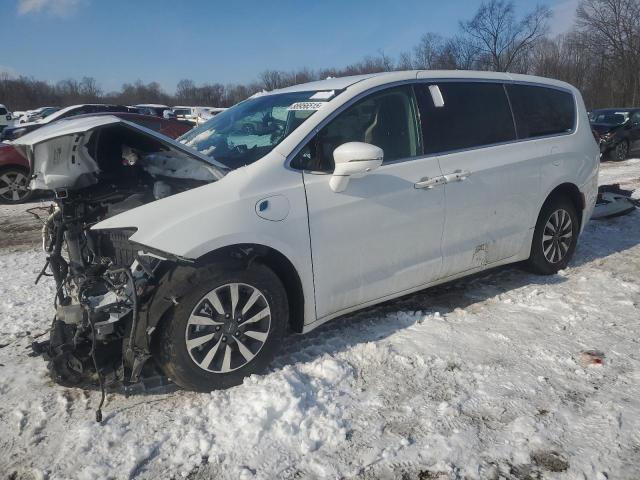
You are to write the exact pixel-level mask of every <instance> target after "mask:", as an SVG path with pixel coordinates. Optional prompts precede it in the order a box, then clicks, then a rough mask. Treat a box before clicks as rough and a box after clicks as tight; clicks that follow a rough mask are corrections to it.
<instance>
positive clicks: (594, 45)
mask: <svg viewBox="0 0 640 480" xmlns="http://www.w3.org/2000/svg"><path fill="white" fill-rule="evenodd" d="M576 35H577V36H578V38H579V39H580V42H581V46H582V48H583V49H584V50H586V51H588V52H590V53H591V55H592V56H593V57H594V58H600V59H601V62H599V64H600V67H601V68H602V70H601V73H602V74H604V75H606V76H607V78H608V80H609V88H610V89H611V90H612V91H615V92H616V94H615V95H614V97H615V99H616V101H617V102H619V103H620V104H621V105H636V104H637V103H638V101H640V91H639V90H640V84H639V82H638V71H639V69H640V1H638V0H582V1H581V2H580V5H579V6H578V11H577V21H576Z"/></svg>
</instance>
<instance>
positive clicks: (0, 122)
mask: <svg viewBox="0 0 640 480" xmlns="http://www.w3.org/2000/svg"><path fill="white" fill-rule="evenodd" d="M12 122H13V115H12V114H11V112H10V111H9V110H7V107H5V106H4V105H2V104H0V132H1V131H2V129H3V128H4V127H6V126H8V125H11V123H12Z"/></svg>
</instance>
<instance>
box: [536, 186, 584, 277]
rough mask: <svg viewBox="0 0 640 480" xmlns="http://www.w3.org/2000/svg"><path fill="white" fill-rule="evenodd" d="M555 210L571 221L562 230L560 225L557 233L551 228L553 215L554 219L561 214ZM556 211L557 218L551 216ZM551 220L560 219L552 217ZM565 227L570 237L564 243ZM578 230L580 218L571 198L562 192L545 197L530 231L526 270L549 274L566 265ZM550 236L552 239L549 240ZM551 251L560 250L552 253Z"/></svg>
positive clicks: (575, 241) (571, 254) (573, 250)
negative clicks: (531, 232) (555, 253)
mask: <svg viewBox="0 0 640 480" xmlns="http://www.w3.org/2000/svg"><path fill="white" fill-rule="evenodd" d="M558 212H565V213H566V215H567V216H568V218H569V219H570V221H571V225H570V228H568V227H566V228H564V229H563V227H562V225H561V228H560V232H559V233H557V234H556V232H554V231H553V229H552V228H553V224H554V218H556V219H557V218H560V217H561V215H563V214H561V213H558ZM556 213H558V217H554V215H555V214H556ZM549 222H551V225H552V226H551V227H549ZM555 223H563V222H558V221H557V220H556V222H555ZM565 225H566V223H565ZM569 230H570V233H571V237H570V241H569V242H566V241H565V240H566V237H565V236H566V234H567V233H568V232H569ZM579 231H580V219H579V217H578V214H577V212H576V207H575V206H574V205H573V203H572V202H571V200H569V199H568V198H567V197H565V196H562V195H556V196H552V197H550V198H548V199H547V201H546V202H545V203H544V205H543V206H542V209H541V210H540V215H539V216H538V221H537V222H536V228H535V230H534V232H533V240H532V243H531V254H530V256H529V259H528V260H527V261H526V263H525V266H526V267H527V269H528V270H529V271H531V272H533V273H537V274H539V275H553V274H554V273H557V272H558V271H559V270H562V269H564V268H566V267H567V265H568V263H569V261H570V260H571V258H572V257H573V254H574V252H575V250H576V245H577V241H578V234H579ZM543 236H544V238H543ZM550 236H551V237H552V240H549V237H550ZM563 237H564V238H563ZM553 252H560V253H559V254H557V255H554V254H553ZM549 257H551V259H550V258H549ZM552 260H553V261H552Z"/></svg>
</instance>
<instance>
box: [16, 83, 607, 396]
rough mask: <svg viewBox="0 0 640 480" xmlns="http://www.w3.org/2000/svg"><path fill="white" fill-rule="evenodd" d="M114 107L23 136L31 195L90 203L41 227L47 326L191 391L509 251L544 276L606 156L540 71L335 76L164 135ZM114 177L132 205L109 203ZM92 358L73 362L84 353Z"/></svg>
mask: <svg viewBox="0 0 640 480" xmlns="http://www.w3.org/2000/svg"><path fill="white" fill-rule="evenodd" d="M109 118H111V117H100V118H94V119H83V120H75V121H73V120H70V121H67V122H66V125H62V126H59V127H57V129H56V127H54V126H51V127H47V129H45V128H42V129H40V130H38V131H37V132H34V133H33V134H29V135H27V136H25V137H24V138H21V139H20V140H18V141H17V142H16V143H17V144H19V145H17V147H22V151H23V152H24V154H25V155H26V156H27V157H28V158H29V159H30V161H31V164H32V168H33V172H34V177H35V179H34V182H35V184H34V185H33V186H34V188H39V189H50V190H54V191H56V194H57V198H58V209H59V210H58V211H59V212H61V213H60V214H59V215H60V218H67V219H72V218H76V217H77V215H80V214H79V212H82V215H86V216H85V217H82V218H84V220H83V222H84V223H79V224H78V225H77V226H75V227H73V228H71V227H70V226H69V225H71V224H70V223H69V222H67V223H66V224H65V223H64V222H62V221H60V222H58V223H56V220H55V218H54V217H55V215H56V214H55V213H54V214H53V215H52V218H53V220H50V222H51V225H50V227H51V229H50V230H47V231H55V228H64V229H66V232H69V229H71V230H72V234H67V233H65V236H63V235H50V237H48V238H47V239H45V240H46V241H49V242H50V243H49V245H50V249H49V253H50V254H51V253H52V252H53V256H50V259H51V258H55V261H51V262H50V263H51V264H57V263H60V261H59V260H58V259H57V257H55V251H56V250H55V249H56V248H58V246H57V245H58V244H57V243H56V242H61V241H62V240H59V239H61V238H66V242H67V244H68V245H67V248H68V250H69V252H70V253H69V256H70V260H69V264H68V265H67V266H65V267H64V268H62V269H60V270H59V271H57V272H55V271H54V276H56V275H57V277H56V278H58V277H60V278H61V280H60V281H59V287H58V294H59V296H60V300H59V305H60V306H59V307H58V313H57V317H56V321H58V322H63V323H64V322H66V323H65V325H64V326H61V329H63V328H69V329H70V332H68V333H67V337H66V338H68V339H69V338H73V341H74V342H75V343H74V345H77V339H78V334H77V331H76V330H75V329H74V328H72V327H70V326H69V325H78V327H77V329H78V331H80V332H81V333H80V337H82V336H83V335H84V338H86V339H87V342H92V341H95V338H92V337H91V334H90V333H91V332H93V333H94V334H95V335H97V338H98V339H99V340H100V342H101V345H104V344H105V342H107V341H108V340H113V341H116V342H120V344H122V345H123V346H122V351H121V352H120V351H119V350H117V349H116V351H117V352H119V353H116V354H114V355H116V356H117V355H121V357H120V358H119V359H118V361H119V362H120V363H119V364H123V365H124V371H125V375H126V374H127V372H133V373H132V374H131V378H132V379H136V378H137V373H139V371H140V368H141V364H143V363H144V362H145V361H146V360H147V359H148V358H151V357H152V358H154V360H155V362H156V364H157V365H159V366H160V367H161V368H162V369H163V370H164V372H165V373H166V374H167V375H168V376H169V377H170V378H171V379H172V380H173V381H174V382H176V383H177V384H178V385H180V386H182V387H184V388H188V389H194V390H203V391H206V390H211V389H214V388H220V387H227V386H230V385H234V384H238V383H239V382H241V381H242V379H243V378H244V377H245V376H247V375H249V374H252V373H254V372H256V371H259V370H261V369H264V368H265V367H266V366H267V365H268V364H269V362H270V360H271V359H272V357H273V356H274V354H275V352H276V350H277V348H278V347H279V346H280V344H282V343H283V342H286V341H287V339H286V337H285V332H286V331H287V330H291V331H294V332H298V333H305V332H308V331H310V330H312V329H313V328H315V327H317V326H318V325H320V324H322V323H324V322H326V321H328V320H330V319H333V318H336V317H339V316H342V315H344V314H347V313H349V312H353V311H355V310H359V309H362V308H365V307H367V306H370V305H374V304H376V303H379V302H383V301H385V300H389V299H392V298H395V297H399V296H401V295H406V294H408V293H411V292H415V291H418V290H421V289H424V288H427V287H430V286H433V285H437V284H440V283H443V282H448V281H450V280H453V279H456V278H460V277H463V276H466V275H470V274H473V273H476V272H479V271H482V270H485V269H489V268H493V267H496V266H499V265H504V264H508V263H515V262H523V263H524V264H525V265H526V266H527V267H528V268H529V269H530V270H532V271H534V272H537V273H540V274H553V273H555V272H557V271H558V270H560V269H563V268H565V267H566V266H567V264H568V262H569V260H570V259H571V257H572V255H573V253H574V250H575V248H576V243H577V240H578V236H579V234H580V232H581V231H582V229H583V228H584V225H585V223H586V222H587V221H588V219H589V217H590V214H591V211H592V209H593V206H594V203H595V200H596V194H597V176H598V166H599V158H598V156H599V150H598V146H597V145H596V143H595V141H594V138H593V135H592V133H591V129H590V126H589V120H588V118H587V112H586V110H585V106H584V104H583V101H582V98H581V96H580V93H579V92H578V91H577V90H576V89H575V88H574V87H572V86H571V85H568V84H566V83H563V82H560V81H555V80H549V79H545V78H538V77H530V76H522V75H513V74H507V73H488V72H461V71H407V72H390V73H380V74H369V75H361V76H354V77H344V78H333V79H327V80H323V81H318V82H312V83H307V84H303V85H296V86H293V87H289V88H284V89H281V90H277V91H273V92H270V93H268V94H262V95H259V96H256V97H253V98H251V99H248V100H246V101H244V102H242V103H240V104H238V105H236V106H234V107H232V108H230V109H228V110H226V111H224V112H222V113H220V114H219V115H217V116H216V117H214V118H213V119H211V120H210V121H208V122H207V123H205V124H203V125H201V126H199V127H197V128H195V129H193V130H191V131H190V132H188V133H187V134H185V136H183V137H181V138H180V139H178V142H171V141H169V140H167V139H163V140H162V141H160V140H159V139H158V145H160V146H158V147H152V146H150V145H151V143H150V139H151V138H152V137H151V136H152V135H153V132H150V131H142V130H140V127H135V126H133V125H130V124H128V123H127V122H124V121H122V120H120V119H116V118H111V120H109ZM59 123H64V122H59ZM118 129H124V130H126V132H127V133H126V134H119V133H118V132H119V131H120V130H118ZM134 129H137V130H136V131H138V132H139V133H140V134H141V135H145V136H147V137H148V138H147V139H146V141H136V140H134V136H133V134H132V131H133V130H134ZM124 130H123V131H124ZM65 138H67V139H68V140H65ZM100 138H102V139H104V138H108V139H109V142H108V143H105V144H104V145H105V146H104V147H102V146H101V145H102V144H101V140H100ZM103 143H104V142H103ZM55 152H58V153H57V154H56V153H55ZM60 152H63V153H62V155H60ZM64 152H70V153H69V155H70V156H69V158H72V157H73V163H71V161H69V163H68V168H66V169H64V168H62V167H61V166H60V165H61V164H60V161H61V158H62V157H64V155H65V153H64ZM114 152H115V153H114ZM118 152H122V155H121V156H119V155H120V154H119V153H118ZM56 155H57V157H56ZM110 155H112V156H114V160H113V162H112V163H109V164H108V165H111V166H112V167H107V166H106V165H107V160H108V157H109V156H110ZM52 158H54V159H56V158H57V160H56V161H57V162H58V163H55V162H52V161H51V159H52ZM54 163H55V166H54ZM110 168H113V170H110ZM125 169H129V170H127V172H128V173H126V174H125V173H122V172H124V170H125ZM116 174H117V175H116ZM125 177H126V178H128V179H129V181H131V182H135V185H137V186H136V188H137V190H136V192H137V193H135V195H137V196H136V197H135V201H134V200H133V198H134V197H133V195H134V193H132V194H131V195H132V196H131V197H127V196H126V195H120V196H117V201H116V200H109V198H111V197H109V194H110V195H112V196H113V195H114V193H113V192H114V190H113V189H114V188H115V187H114V185H115V184H116V183H115V182H121V183H120V184H118V185H120V186H118V187H117V188H118V189H119V190H117V191H119V192H122V191H125V187H124V186H123V184H122V182H123V180H116V179H122V178H125ZM105 178H109V179H110V180H109V182H111V183H108V185H109V186H108V188H107V189H104V188H103V189H102V190H101V185H107V184H106V183H104V179H105ZM134 179H135V180H134ZM96 212H97V213H96ZM73 215H76V217H74V216H73ZM74 238H80V239H81V240H79V241H75V240H74ZM56 239H58V240H56ZM127 252H128V253H127ZM52 268H57V267H55V265H54V266H53V267H52ZM87 272H91V274H89V273H87ZM116 272H118V273H116ZM123 272H124V273H123ZM101 276H102V277H105V280H104V285H102V284H101V283H100V282H101V281H102V280H99V279H100V278H102V277H101ZM87 278H90V279H91V282H90V284H87V283H86V281H87ZM83 282H85V283H83ZM98 284H100V285H102V286H101V287H100V288H99V289H97V288H96V285H98ZM78 291H81V292H82V294H78ZM65 292H66V293H65ZM106 292H110V296H109V297H108V298H107V295H106ZM132 297H133V298H134V300H135V301H133V300H132ZM78 305H79V307H78ZM107 306H108V309H107ZM78 308H80V309H81V310H82V311H84V312H87V313H86V315H85V316H78V315H79V314H77V309H78ZM65 309H67V310H65ZM73 309H76V310H73ZM107 310H108V312H109V315H105V314H104V312H105V311H107ZM74 312H75V313H74ZM98 313H100V314H98ZM92 315H94V317H93V318H92ZM65 319H70V320H68V321H67V320H65ZM74 322H75V323H74ZM83 322H88V323H85V324H84V325H85V328H82V327H81V326H82V325H83ZM117 325H120V327H118V328H116V327H115V326H117ZM514 328H515V327H514ZM63 340H64V338H63V339H62V340H60V339H59V338H58V339H55V340H54V339H53V338H52V340H51V344H49V345H47V346H46V348H48V349H49V356H50V357H54V358H55V355H56V354H59V355H63V354H64V355H68V354H69V351H72V349H70V348H67V349H66V350H65V349H64V348H62V347H61V345H63V344H64V342H63ZM123 342H124V343H123ZM70 343H71V342H70V341H69V342H67V346H68V345H69V344H70ZM86 351H87V350H85V354H84V355H85V357H84V358H80V357H82V353H81V352H79V353H77V356H78V357H79V358H74V361H75V360H78V359H79V360H80V363H82V362H85V361H86V362H89V360H87V358H86ZM94 360H95V359H94ZM61 362H62V361H60V362H58V363H61ZM62 363H63V362H62ZM116 363H117V362H116ZM73 364H74V362H71V361H69V362H68V365H67V367H65V368H73V367H72V366H71V367H69V365H73ZM76 364H77V363H76ZM96 367H97V366H96ZM67 373H68V372H67Z"/></svg>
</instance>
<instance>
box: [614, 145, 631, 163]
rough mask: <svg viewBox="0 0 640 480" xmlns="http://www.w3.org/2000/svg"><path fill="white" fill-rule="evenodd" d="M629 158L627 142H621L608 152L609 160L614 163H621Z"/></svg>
mask: <svg viewBox="0 0 640 480" xmlns="http://www.w3.org/2000/svg"><path fill="white" fill-rule="evenodd" d="M628 156H629V142H628V141H627V140H622V141H620V143H618V144H617V145H616V146H615V147H613V148H612V149H611V150H610V151H609V158H611V160H613V161H614V162H622V161H623V160H626V159H627V157H628Z"/></svg>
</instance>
